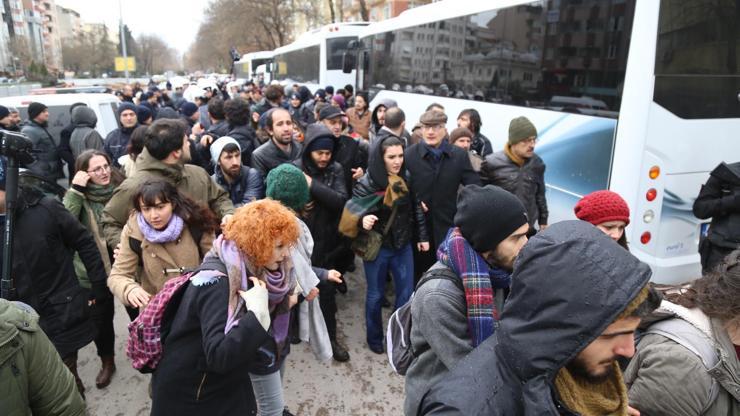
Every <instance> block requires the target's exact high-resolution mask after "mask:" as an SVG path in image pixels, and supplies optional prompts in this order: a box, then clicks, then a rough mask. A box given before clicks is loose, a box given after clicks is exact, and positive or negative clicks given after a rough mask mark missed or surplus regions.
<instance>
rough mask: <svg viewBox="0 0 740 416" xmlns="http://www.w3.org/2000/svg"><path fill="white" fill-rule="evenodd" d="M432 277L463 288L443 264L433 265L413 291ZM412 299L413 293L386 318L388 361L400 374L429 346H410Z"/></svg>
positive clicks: (403, 374) (454, 275) (459, 281)
mask: <svg viewBox="0 0 740 416" xmlns="http://www.w3.org/2000/svg"><path fill="white" fill-rule="evenodd" d="M434 279H446V280H449V281H451V282H453V283H455V285H456V286H457V287H459V288H460V290H463V291H464V290H465V289H464V288H463V285H462V279H460V277H458V276H457V275H456V274H455V273H453V272H452V270H450V269H449V268H447V267H444V266H442V267H440V266H437V265H435V266H432V268H431V269H429V270H428V271H427V272H426V273H425V274H424V276H423V277H422V278H421V280H420V281H419V283H418V284H417V285H416V289H415V290H414V293H416V291H417V290H419V288H420V287H421V286H422V285H424V283H426V282H428V281H430V280H434ZM413 300H414V294H412V295H411V299H409V301H408V302H406V303H405V304H404V305H403V306H401V307H400V308H398V309H396V311H395V312H393V314H392V315H391V317H390V319H389V320H388V330H387V332H386V343H387V349H388V362H389V363H390V364H391V367H393V371H395V372H396V373H397V374H399V375H402V376H405V375H406V371H407V370H408V369H409V366H410V365H411V362H412V361H414V358H416V357H418V356H419V355H420V354H421V353H422V352H424V351H426V350H427V349H428V348H429V346H428V345H427V346H426V348H424V349H421V350H418V351H415V350H414V348H413V347H412V346H411V302H412V301H413Z"/></svg>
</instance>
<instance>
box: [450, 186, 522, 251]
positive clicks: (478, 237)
mask: <svg viewBox="0 0 740 416" xmlns="http://www.w3.org/2000/svg"><path fill="white" fill-rule="evenodd" d="M526 223H527V212H526V210H525V209H524V205H522V202H521V201H520V200H519V198H517V197H516V196H515V195H514V194H512V193H510V192H508V191H506V190H504V189H503V188H499V187H498V186H494V185H486V186H483V187H481V186H478V185H468V186H465V187H463V188H462V189H461V190H460V193H459V194H458V196H457V213H456V214H455V226H456V227H459V228H460V232H461V233H462V235H463V237H465V239H466V240H468V243H470V245H471V246H472V247H473V249H474V250H475V251H477V252H479V253H483V252H486V251H488V250H493V249H495V248H496V246H498V245H499V243H500V242H502V241H504V240H505V239H506V238H507V237H508V236H510V235H511V234H512V233H513V232H514V231H516V230H517V229H518V228H519V227H521V226H522V225H524V224H526Z"/></svg>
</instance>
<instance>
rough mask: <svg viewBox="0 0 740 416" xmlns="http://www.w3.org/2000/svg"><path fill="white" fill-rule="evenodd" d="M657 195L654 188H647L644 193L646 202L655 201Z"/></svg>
mask: <svg viewBox="0 0 740 416" xmlns="http://www.w3.org/2000/svg"><path fill="white" fill-rule="evenodd" d="M657 196H658V191H656V190H655V188H650V189H648V191H647V193H646V194H645V198H646V199H647V200H648V202H653V201H655V198H656V197H657Z"/></svg>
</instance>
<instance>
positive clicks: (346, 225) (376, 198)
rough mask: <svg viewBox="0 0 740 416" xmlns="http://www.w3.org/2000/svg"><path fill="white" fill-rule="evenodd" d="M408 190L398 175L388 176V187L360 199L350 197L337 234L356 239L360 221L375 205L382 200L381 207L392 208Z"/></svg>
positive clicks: (373, 209) (372, 210) (374, 209)
mask: <svg viewBox="0 0 740 416" xmlns="http://www.w3.org/2000/svg"><path fill="white" fill-rule="evenodd" d="M408 192H409V188H408V187H407V186H406V182H404V180H403V178H401V177H400V176H398V175H388V187H387V188H386V189H383V190H380V191H377V192H373V193H372V194H370V195H366V196H362V197H352V199H350V200H349V201H347V203H346V204H345V205H344V211H342V218H341V219H340V220H339V232H340V233H342V234H343V235H345V236H347V237H349V238H356V237H357V234H358V233H359V231H360V220H362V217H364V216H365V215H367V214H369V213H371V212H375V211H376V210H377V209H376V205H378V203H379V202H380V201H381V200H382V201H383V205H385V206H387V207H388V208H392V207H393V204H394V203H395V202H396V201H397V200H398V199H400V198H403V197H404V196H406V195H407V194H408Z"/></svg>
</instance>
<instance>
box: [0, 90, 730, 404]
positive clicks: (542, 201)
mask: <svg viewBox="0 0 740 416" xmlns="http://www.w3.org/2000/svg"><path fill="white" fill-rule="evenodd" d="M183 88H184V86H180V87H177V88H174V89H170V88H169V86H168V88H167V89H165V90H160V89H159V88H157V87H156V86H154V85H151V86H150V87H148V88H147V89H146V90H144V88H141V87H140V86H129V85H126V86H124V87H123V88H122V89H121V91H120V93H119V94H118V95H119V97H120V99H121V102H120V103H119V105H118V108H117V113H116V115H117V117H118V122H119V127H118V128H117V129H115V130H113V131H112V132H110V133H109V134H108V135H107V137H102V136H101V135H100V134H99V133H98V132H97V130H96V129H95V126H96V122H97V120H96V116H95V112H94V111H92V110H91V109H90V108H88V107H86V106H85V105H84V104H76V105H74V106H72V108H70V115H71V123H70V125H69V126H67V127H66V128H65V129H64V130H63V131H62V133H61V137H60V140H55V139H54V138H53V137H52V135H51V134H50V133H49V130H48V129H47V121H48V117H49V115H48V109H47V108H46V106H45V105H44V104H43V103H40V102H34V103H31V104H30V105H29V106H28V119H27V120H26V121H25V122H24V123H22V122H21V120H20V117H19V113H18V111H17V110H16V109H12V108H5V107H1V106H0V125H1V126H2V127H3V128H4V129H8V130H15V131H20V132H22V133H23V134H25V135H26V136H28V138H29V139H30V140H31V142H32V144H33V148H34V151H35V153H34V154H35V156H36V160H35V161H34V162H33V163H30V164H28V165H27V166H25V168H27V169H28V170H29V171H31V172H33V173H34V174H36V175H38V176H41V177H43V178H46V179H48V180H50V181H57V180H59V179H61V178H63V177H64V173H63V166H64V164H66V166H67V170H68V172H69V182H70V186H69V189H68V190H67V192H66V195H65V196H64V199H63V201H61V200H57V199H55V198H54V197H52V196H48V195H45V194H43V193H42V192H41V191H40V190H38V189H36V188H34V187H32V186H25V185H24V186H21V188H20V190H19V202H18V206H19V210H18V215H17V224H16V232H15V237H14V238H15V240H14V242H15V243H14V244H15V250H14V257H13V264H12V270H13V274H14V277H15V282H16V285H17V300H18V301H20V302H23V303H17V302H15V303H11V302H7V301H5V300H0V375H2V377H0V385H2V386H3V389H2V390H3V391H6V392H10V393H9V397H10V399H8V398H7V397H3V398H2V399H0V413H2V414H16V413H13V412H15V411H17V409H28V411H25V410H23V411H21V413H18V414H29V413H30V414H64V415H77V414H83V412H84V402H83V399H84V393H85V386H84V385H85V383H84V382H83V380H81V378H80V376H79V374H78V372H77V351H78V350H79V349H80V348H82V347H83V346H85V345H87V344H89V343H90V342H93V341H94V343H95V346H96V348H97V353H98V355H99V357H100V361H101V364H100V371H99V373H98V374H97V377H96V379H95V385H96V387H97V388H105V387H106V386H108V385H109V384H110V383H111V382H112V380H114V374H115V372H116V361H115V354H116V352H117V351H115V348H114V341H115V338H116V337H117V336H118V337H120V336H125V335H123V334H116V333H115V331H114V327H113V316H114V302H121V303H122V304H123V305H124V306H125V307H126V311H127V313H128V315H129V318H130V319H131V320H132V321H133V320H136V319H137V317H139V316H140V315H142V316H143V315H146V314H145V313H144V311H145V310H146V308H147V307H148V306H149V305H150V304H153V303H152V300H153V299H154V298H155V297H157V296H158V294H160V293H165V292H167V291H168V290H170V286H168V282H172V281H173V279H174V278H177V277H180V276H182V275H184V274H185V273H190V274H189V278H188V280H187V282H188V284H187V285H186V286H184V287H185V288H184V289H183V291H182V292H181V293H180V295H179V296H177V300H176V301H174V300H170V302H173V304H172V305H174V306H172V307H168V309H167V310H166V311H167V313H165V314H164V317H163V318H162V319H163V320H162V333H161V345H162V355H161V360H160V361H159V362H158V365H157V366H156V368H154V369H153V370H154V371H153V374H152V377H151V382H150V396H151V398H152V414H153V415H165V414H183V415H190V414H192V415H196V414H197V415H201V414H214V415H220V414H224V415H226V414H259V415H263V416H273V415H289V414H291V413H290V411H289V410H288V408H287V407H286V406H287V405H286V400H285V397H284V395H283V387H282V374H283V372H284V368H285V365H286V362H287V361H289V360H290V347H291V344H297V343H300V342H308V343H309V344H310V346H311V350H312V351H313V353H314V354H315V356H316V358H317V359H318V360H328V359H333V360H335V361H337V362H340V363H341V362H347V361H349V360H350V359H351V357H350V354H349V351H348V350H347V348H346V346H345V345H344V343H343V339H345V338H346V337H344V336H343V335H342V334H339V333H338V325H337V321H338V320H342V319H343V316H346V315H345V314H346V311H342V310H340V308H338V306H337V301H336V299H337V296H338V295H339V294H342V293H346V291H347V290H348V281H347V278H346V277H347V274H348V273H352V272H354V271H355V269H356V267H358V266H359V265H361V267H362V268H363V271H364V278H365V280H366V283H367V290H366V294H365V305H364V307H365V328H366V339H365V342H366V345H367V348H368V349H369V350H370V351H372V352H373V353H376V354H385V353H386V352H387V351H386V349H387V348H386V346H387V345H389V344H388V341H389V340H388V339H386V337H384V334H385V325H384V322H383V308H391V307H392V309H398V308H400V307H401V306H404V305H406V304H407V303H409V302H410V305H411V309H410V310H411V322H412V323H413V325H412V326H411V332H410V335H409V337H410V342H411V344H410V346H409V347H410V350H411V351H412V353H413V360H412V361H411V362H410V365H409V367H408V370H407V372H406V374H405V403H404V413H405V414H407V415H417V414H418V415H422V414H423V415H453V414H454V415H523V414H553V415H555V414H561V415H576V414H581V415H638V414H640V413H641V412H642V413H643V414H648V415H698V414H706V415H722V416H725V415H738V414H740V360H739V359H738V356H739V355H740V346H739V345H740V303H739V302H738V301H737V299H740V251H738V249H739V248H740V237H739V236H740V222H739V221H740V220H739V218H740V202H739V201H740V192H738V190H739V189H740V168H738V165H737V164H729V165H727V164H724V163H723V164H722V165H720V166H719V167H718V168H717V169H715V171H714V172H713V173H712V176H711V178H710V180H709V182H707V184H706V185H705V186H704V187H703V188H702V190H701V193H700V195H699V198H698V199H697V201H696V204H695V205H694V212H695V213H696V215H697V217H699V218H709V217H712V218H713V219H712V224H711V228H710V231H709V234H708V236H707V237H706V238H704V239H703V240H702V245H701V248H702V265H703V268H704V274H703V276H702V277H701V278H699V279H697V280H695V281H694V282H690V283H688V284H686V285H683V286H676V287H670V288H666V287H658V286H655V285H653V284H651V283H649V280H650V277H651V272H650V269H649V267H648V266H647V265H645V264H644V263H642V262H640V261H639V260H638V259H637V258H636V257H634V256H633V255H632V254H630V252H629V246H628V243H627V241H626V237H625V227H627V226H628V225H629V221H630V210H629V207H628V205H627V203H626V202H625V201H624V199H622V198H621V197H620V196H619V195H618V194H616V193H614V192H611V191H608V190H600V191H596V192H593V193H591V194H589V195H586V196H584V197H583V198H582V199H581V200H580V201H579V202H578V203H577V204H576V205H575V207H574V215H575V217H576V218H577V219H578V220H573V221H564V222H560V223H555V224H552V225H549V221H548V207H547V200H546V198H545V169H546V166H545V163H544V162H543V160H542V159H541V158H540V157H538V156H537V154H536V152H535V150H536V145H537V138H538V130H537V127H536V126H535V124H534V123H533V122H532V121H530V120H529V119H528V118H526V117H523V116H522V117H517V118H514V119H512V120H511V121H510V124H509V130H508V138H507V140H506V144H505V145H504V147H503V149H494V148H493V146H492V144H491V141H490V140H489V139H488V138H487V137H485V136H484V135H482V134H481V126H482V125H483V122H484V117H483V116H482V115H481V114H479V113H478V111H476V110H475V109H472V108H471V109H466V110H464V111H462V112H461V113H460V114H458V115H457V118H456V122H457V123H456V124H457V128H455V129H454V130H452V131H448V129H447V126H448V121H449V116H448V114H447V112H446V111H445V109H444V108H443V107H442V106H441V105H439V104H437V103H433V104H431V105H430V106H429V108H427V110H426V112H424V113H423V114H422V115H421V117H420V118H419V120H413V121H411V122H409V123H408V124H407V120H406V115H405V113H404V111H403V109H402V108H400V107H399V106H398V105H397V104H396V103H395V102H393V101H390V100H381V101H379V102H377V103H376V105H375V106H373V107H372V108H370V100H369V97H368V96H367V94H366V93H364V92H361V91H360V92H357V93H355V92H354V91H353V88H352V86H351V85H347V86H345V87H344V88H341V89H337V90H336V91H335V90H334V88H333V87H332V86H327V87H325V88H323V89H318V90H317V91H315V92H314V93H311V91H310V90H309V89H308V88H306V87H305V86H301V85H289V86H286V87H283V86H280V85H268V86H260V85H257V84H254V83H248V84H246V85H244V86H243V87H238V88H233V89H232V88H226V86H223V87H221V88H219V87H216V88H204V89H202V90H200V93H199V94H197V96H196V97H195V100H194V101H193V102H191V101H188V100H186V99H185V98H184V91H183ZM412 123H413V126H412ZM409 128H410V130H409ZM57 142H58V143H59V145H56V143H57ZM6 172H7V166H5V162H2V165H0V196H1V197H2V204H0V206H1V207H2V209H3V210H4V208H5V203H4V196H5V176H6ZM3 218H4V217H3ZM356 256H357V257H359V258H360V260H361V262H357V263H356V262H355V259H356ZM389 283H392V285H393V289H394V297H393V299H389V298H388V297H387V296H386V289H385V288H386V285H387V284H389ZM412 294H414V295H413V296H412ZM172 299H175V297H173V298H172ZM638 335H639V337H638ZM636 338H639V340H638V341H636ZM6 341H7V342H6ZM52 351H55V352H54V353H53V354H52ZM37 356H38V357H42V358H41V359H34V358H29V357H37ZM119 363H120V361H119ZM293 365H296V366H300V365H301V364H300V363H293ZM65 367H66V369H65ZM679 380H681V382H679ZM5 403H11V404H9V405H7V406H6V404H5ZM8 406H10V407H8ZM8 409H11V410H12V411H11V410H9V411H8V412H6V410H8Z"/></svg>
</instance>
